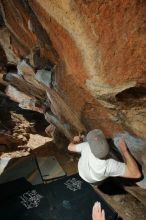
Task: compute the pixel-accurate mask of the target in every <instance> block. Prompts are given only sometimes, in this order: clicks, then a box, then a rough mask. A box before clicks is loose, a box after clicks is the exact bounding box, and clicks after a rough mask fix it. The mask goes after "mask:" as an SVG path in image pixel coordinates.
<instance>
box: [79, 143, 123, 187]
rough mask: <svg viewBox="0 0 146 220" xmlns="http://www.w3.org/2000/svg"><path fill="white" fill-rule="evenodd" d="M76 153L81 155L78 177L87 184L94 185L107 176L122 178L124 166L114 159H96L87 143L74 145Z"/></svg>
mask: <svg viewBox="0 0 146 220" xmlns="http://www.w3.org/2000/svg"><path fill="white" fill-rule="evenodd" d="M76 152H78V153H81V157H80V159H79V162H78V170H79V175H80V176H81V177H82V178H83V179H84V180H85V181H86V182H89V183H95V182H98V181H101V180H104V179H106V178H107V177H109V176H123V175H124V171H125V164H124V163H122V162H118V161H116V160H114V159H107V160H101V159H98V158H96V157H95V156H94V155H93V154H92V152H91V150H90V146H89V144H88V142H83V143H81V144H76Z"/></svg>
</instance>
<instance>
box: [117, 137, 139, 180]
mask: <svg viewBox="0 0 146 220" xmlns="http://www.w3.org/2000/svg"><path fill="white" fill-rule="evenodd" d="M119 147H120V150H121V153H122V156H123V159H124V162H125V164H126V167H125V172H124V175H123V177H127V178H140V177H141V172H140V170H139V168H138V165H137V162H136V161H135V159H134V157H133V156H132V154H131V153H130V151H129V149H128V147H127V144H126V143H125V141H124V139H120V140H119Z"/></svg>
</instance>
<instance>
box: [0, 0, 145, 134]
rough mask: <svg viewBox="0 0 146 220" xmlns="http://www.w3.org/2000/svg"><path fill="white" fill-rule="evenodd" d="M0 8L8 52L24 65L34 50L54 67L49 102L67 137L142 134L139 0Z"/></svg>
mask: <svg viewBox="0 0 146 220" xmlns="http://www.w3.org/2000/svg"><path fill="white" fill-rule="evenodd" d="M1 7H2V13H3V17H4V21H5V25H6V26H7V28H8V29H9V31H10V33H11V35H12V36H13V39H15V40H13V41H12V43H13V53H14V54H15V55H16V56H18V57H26V56H27V58H28V59H29V61H30V63H31V55H32V53H34V51H35V49H36V48H39V52H40V57H43V58H44V59H46V60H47V59H48V60H50V61H51V62H52V63H53V64H55V65H56V66H55V68H54V77H55V86H54V87H51V88H48V93H49V94H50V97H49V99H50V102H51V103H52V109H55V110H54V114H56V117H57V118H58V119H59V120H60V122H61V123H65V124H66V123H68V124H69V126H70V127H69V129H70V131H69V132H70V133H71V134H72V135H73V134H75V133H76V134H77V133H78V132H82V131H83V130H84V131H89V130H90V129H93V128H101V129H102V130H103V131H104V133H105V134H106V136H112V135H113V134H114V133H115V132H118V131H125V130H126V131H130V132H131V133H134V134H136V135H138V136H141V137H143V138H146V134H145V128H146V119H145V118H146V117H145V116H146V106H145V98H146V88H145V87H146V77H145V73H146V38H145V31H146V16H145V12H146V3H145V1H138V0H132V1H131V0H125V1H122V0H111V1H97V0H92V1H90V0H60V1H58V0H51V1H47V0H28V3H27V1H26V2H25V1H23V2H21V1H16V0H9V1H8V0H3V1H1ZM16 42H17V43H16ZM20 48H21V49H20ZM22 48H23V49H22ZM6 54H7V53H6ZM32 63H33V62H32ZM44 68H45V67H44ZM46 89H47V88H46ZM23 92H24V91H23ZM137 94H139V95H138V96H137ZM64 109H65V110H64Z"/></svg>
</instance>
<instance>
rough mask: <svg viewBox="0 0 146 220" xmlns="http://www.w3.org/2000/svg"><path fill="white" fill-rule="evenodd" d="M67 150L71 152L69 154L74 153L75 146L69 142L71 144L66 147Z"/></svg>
mask: <svg viewBox="0 0 146 220" xmlns="http://www.w3.org/2000/svg"><path fill="white" fill-rule="evenodd" d="M68 150H69V151H71V152H76V145H75V144H74V143H72V142H71V143H70V144H69V145H68Z"/></svg>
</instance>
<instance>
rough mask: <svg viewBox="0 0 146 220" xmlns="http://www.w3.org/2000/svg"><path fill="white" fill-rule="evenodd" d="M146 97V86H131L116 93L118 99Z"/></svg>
mask: <svg viewBox="0 0 146 220" xmlns="http://www.w3.org/2000/svg"><path fill="white" fill-rule="evenodd" d="M144 97H146V87H133V88H129V89H126V90H124V91H122V92H120V93H118V94H117V95H116V99H117V101H126V100H128V99H140V98H144Z"/></svg>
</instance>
